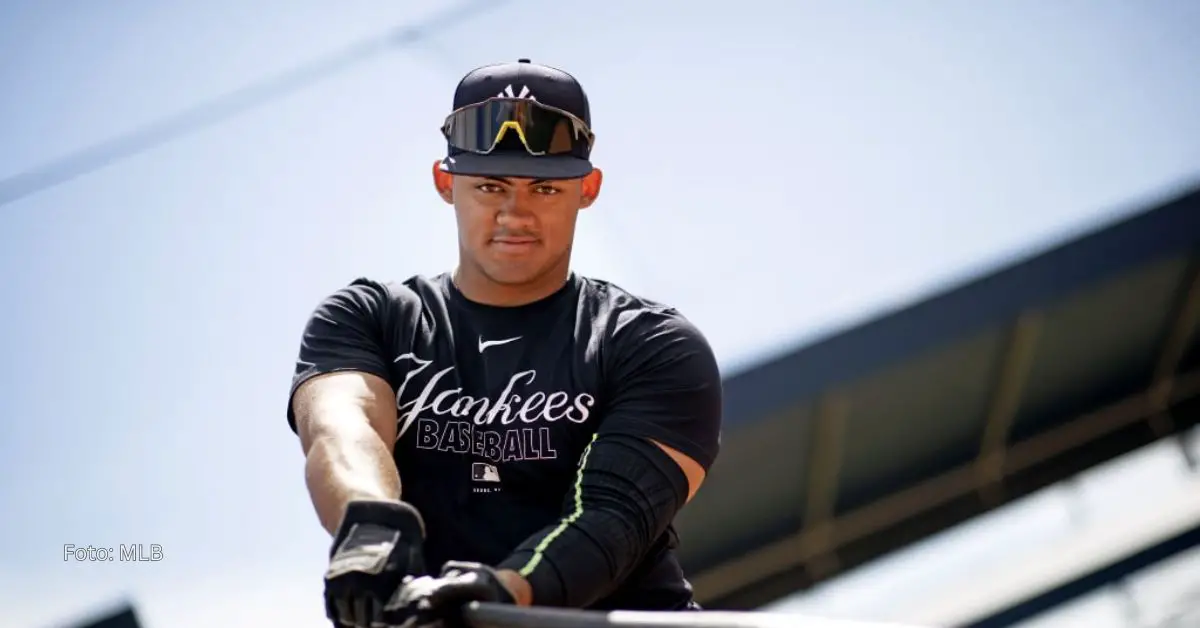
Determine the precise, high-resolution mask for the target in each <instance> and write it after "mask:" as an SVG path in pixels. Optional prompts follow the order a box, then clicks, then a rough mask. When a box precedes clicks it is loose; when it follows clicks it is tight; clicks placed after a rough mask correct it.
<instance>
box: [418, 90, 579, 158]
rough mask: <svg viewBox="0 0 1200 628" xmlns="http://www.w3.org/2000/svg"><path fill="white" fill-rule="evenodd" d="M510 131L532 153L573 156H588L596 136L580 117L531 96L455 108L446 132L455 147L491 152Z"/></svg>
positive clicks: (481, 152)
mask: <svg viewBox="0 0 1200 628" xmlns="http://www.w3.org/2000/svg"><path fill="white" fill-rule="evenodd" d="M509 131H512V132H513V133H514V134H515V136H516V137H517V138H518V139H520V141H521V144H522V145H523V146H524V147H525V150H526V151H528V152H529V154H530V155H533V156H535V157H540V156H543V155H571V156H574V157H579V158H581V159H587V158H588V156H589V155H590V154H591V152H592V144H593V143H595V141H596V136H595V135H594V134H593V133H592V131H591V129H589V128H588V125H587V123H585V122H584V121H583V120H580V119H579V118H577V117H576V116H574V115H572V114H570V113H568V112H566V111H563V110H562V109H556V108H554V107H550V106H547V105H543V104H541V103H539V102H537V101H536V100H532V99H529V98H490V99H488V100H485V101H483V102H481V103H475V104H471V105H467V106H466V107H463V108H461V109H457V110H455V111H453V112H452V113H451V114H450V115H449V116H447V117H446V122H445V123H444V124H443V125H442V135H444V136H446V140H447V141H448V142H449V143H450V145H451V146H453V147H454V148H456V149H458V150H461V151H466V152H469V153H475V154H478V155H487V154H489V153H491V152H492V151H494V150H496V149H497V147H499V146H500V142H501V141H502V140H503V139H504V138H505V137H508V136H509V135H508V133H509Z"/></svg>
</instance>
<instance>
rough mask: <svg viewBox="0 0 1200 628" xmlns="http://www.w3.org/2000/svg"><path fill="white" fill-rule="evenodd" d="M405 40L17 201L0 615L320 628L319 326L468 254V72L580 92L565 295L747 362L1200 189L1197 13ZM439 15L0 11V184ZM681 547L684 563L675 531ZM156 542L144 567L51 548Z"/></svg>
mask: <svg viewBox="0 0 1200 628" xmlns="http://www.w3.org/2000/svg"><path fill="white" fill-rule="evenodd" d="M479 4H480V6H481V7H486V8H487V10H486V11H481V14H480V15H479V16H478V17H476V18H474V19H472V20H469V21H465V22H462V23H459V24H456V25H454V26H452V27H450V28H447V29H445V30H442V31H440V32H438V33H437V34H435V35H434V36H432V37H431V38H430V39H429V40H427V41H425V42H424V43H421V44H420V45H418V46H415V47H410V48H403V49H400V48H397V49H395V50H392V51H386V52H384V53H382V54H379V55H376V56H373V57H371V58H369V59H367V60H365V61H364V62H362V63H360V64H358V65H355V66H353V67H351V68H349V69H348V70H347V71H346V72H344V73H341V74H339V75H337V76H335V77H332V78H330V79H329V80H326V81H323V82H321V83H319V84H316V85H313V86H311V87H309V88H307V89H304V90H302V91H299V92H297V93H294V94H292V95H290V96H289V97H287V98H284V99H282V100H279V101H277V102H273V103H271V104H268V105H265V106H262V107H259V108H256V109H254V110H251V111H248V112H245V113H243V114H241V115H238V116H236V117H234V118H231V119H229V120H227V121H224V122H222V123H220V124H217V125H214V126H212V127H211V128H208V129H206V130H204V131H202V132H199V133H196V134H194V135H190V136H188V137H184V138H181V139H179V140H177V141H173V142H171V143H169V144H166V145H164V146H161V147H159V148H155V149H153V150H151V151H148V152H145V153H142V154H139V155H137V156H134V157H131V158H129V159H125V160H123V161H120V162H118V163H115V164H113V165H111V166H109V167H106V168H104V169H102V170H100V171H97V172H94V173H91V174H88V175H86V176H83V177H80V178H77V179H75V180H72V181H70V182H67V183H65V184H63V185H59V186H56V187H54V188H52V189H49V190H46V191H44V192H41V193H38V194H36V195H31V196H27V197H25V198H22V199H19V200H16V201H15V202H12V203H9V204H7V205H3V206H0V290H3V293H4V294H5V295H7V296H6V299H5V300H4V304H3V308H2V309H0V349H2V350H3V355H4V359H3V360H2V361H0V369H2V372H0V374H2V375H3V377H4V381H5V382H7V385H6V386H5V387H4V390H3V395H0V417H3V421H2V422H0V503H2V504H4V510H5V516H4V517H3V518H2V519H0V537H3V538H7V539H13V540H18V539H19V542H14V543H13V544H12V547H11V548H9V549H8V551H6V552H5V553H4V555H3V556H0V608H4V609H5V613H11V614H13V617H12V621H11V622H6V624H5V625H6V626H7V625H11V626H15V627H18V628H19V627H20V626H25V625H29V626H37V625H42V624H44V623H45V622H48V621H59V620H62V619H65V618H69V617H73V616H75V615H78V614H80V613H83V612H85V611H86V610H88V609H90V608H91V607H93V606H95V605H97V604H103V603H107V602H109V601H112V600H115V599H118V598H119V597H121V596H123V595H126V594H128V595H133V596H134V597H136V598H137V599H138V600H139V601H140V603H141V606H142V609H143V611H142V612H143V614H144V616H145V619H146V620H147V623H148V625H149V626H150V628H167V627H179V628H190V627H196V628H200V627H202V626H212V625H217V622H218V621H223V622H225V623H224V624H222V625H251V624H253V623H255V622H256V621H257V622H261V621H266V620H267V619H268V618H269V619H270V620H271V621H272V623H279V624H280V625H283V624H284V623H285V622H287V623H288V625H291V626H296V627H298V628H304V627H307V626H314V627H315V626H323V625H324V623H323V620H321V619H320V616H319V613H320V610H319V598H318V592H319V589H320V580H319V579H320V570H321V566H322V561H323V559H324V554H325V551H326V536H325V534H324V532H323V531H322V530H321V529H320V527H319V525H318V524H317V521H316V518H315V516H314V515H313V514H312V512H311V507H310V505H309V503H308V499H307V496H306V494H305V490H304V485H303V478H302V462H303V461H302V459H301V456H300V452H299V447H298V445H297V444H296V442H295V440H294V437H292V435H291V434H290V432H289V431H288V429H287V426H286V423H285V421H284V413H283V411H284V403H285V401H286V399H285V397H286V393H287V385H288V378H289V375H290V371H291V361H292V359H293V358H294V355H295V350H296V343H297V340H298V335H299V331H300V327H301V325H302V324H303V321H304V319H305V317H306V316H307V315H308V313H309V312H310V311H311V308H312V306H313V305H314V304H315V303H316V301H317V300H318V299H319V298H321V297H322V296H324V295H325V294H327V293H328V292H330V291H332V290H334V289H336V288H338V287H340V286H342V285H344V284H345V283H347V282H349V281H350V280H351V279H353V278H355V277H357V276H362V275H365V276H372V277H378V278H385V279H386V278H395V279H400V278H404V277H407V276H408V275H411V274H414V273H436V272H440V271H442V270H446V269H449V268H450V267H452V266H453V264H454V261H455V234H454V225H453V219H452V214H451V212H450V209H449V208H448V207H446V206H445V205H442V204H441V202H440V201H439V200H438V198H437V197H436V196H435V194H434V191H433V188H432V185H431V183H430V175H429V168H430V164H431V163H432V161H433V160H434V159H435V158H436V157H437V156H438V155H439V154H440V152H441V150H442V149H443V145H442V143H441V141H440V137H439V136H438V134H437V132H436V129H437V126H438V125H439V123H440V121H441V118H442V116H444V114H445V113H446V111H447V108H448V107H449V103H450V97H451V93H452V90H453V87H454V85H455V83H456V82H457V80H458V78H459V77H460V76H461V75H462V74H463V73H464V72H466V71H467V70H469V69H470V68H472V67H474V66H477V65H481V64H484V63H489V62H494V61H502V60H515V59H516V58H518V57H530V58H532V59H534V60H535V61H539V62H544V63H549V64H551V65H556V66H559V67H563V68H566V69H568V70H569V71H571V72H573V73H574V74H576V76H578V77H579V78H580V79H581V80H582V81H583V83H584V85H585V86H586V87H587V89H588V91H589V95H590V96H591V99H592V109H593V114H594V118H595V130H596V132H597V134H598V141H597V146H596V152H595V155H594V157H595V160H596V161H597V163H598V164H599V165H601V166H602V167H603V168H604V169H605V172H606V175H607V176H606V184H605V190H604V193H603V194H602V196H601V198H600V200H599V201H598V203H597V204H596V205H595V206H594V207H593V208H592V209H589V210H588V211H587V212H586V215H585V216H584V218H583V219H582V224H581V227H580V233H579V241H578V245H577V249H576V250H577V253H576V258H575V261H576V263H575V266H576V269H577V270H579V271H580V272H583V273H585V274H591V275H595V276H600V277H603V278H606V279H610V280H613V281H615V282H617V283H619V284H622V285H624V286H625V287H627V288H629V289H631V290H634V291H635V292H640V293H643V294H645V295H646V296H649V297H651V298H655V299H658V300H662V301H666V302H669V303H671V304H673V305H676V306H678V307H679V308H680V309H681V310H683V312H684V313H685V314H687V315H689V316H690V317H691V318H692V319H693V320H695V321H696V322H697V323H698V324H699V325H700V327H701V328H702V329H704V331H705V332H706V333H707V335H708V336H709V338H710V340H711V342H712V344H713V346H714V348H715V350H716V352H717V354H718V357H719V358H720V360H721V362H722V365H723V367H724V368H725V369H726V370H727V371H733V370H736V369H739V368H743V367H745V366H746V365H748V364H751V363H753V362H754V361H755V360H758V359H761V358H763V357H765V356H768V355H773V354H775V353H777V352H779V351H784V350H787V349H789V348H792V347H794V346H795V345H797V344H798V343H803V342H806V341H809V340H811V339H813V338H814V337H816V336H818V335H822V334H826V333H829V332H831V331H833V330H836V329H838V328H841V327H844V326H846V325H849V324H852V323H854V322H856V321H859V320H862V319H864V318H870V317H874V316H877V315H879V314H881V313H883V312H886V311H887V310H889V309H891V308H895V307H898V306H901V305H903V304H905V303H908V302H911V301H912V300H914V299H918V298H921V297H923V296H925V295H927V294H929V293H930V292H931V291H934V290H937V289H939V288H940V287H942V286H944V285H945V284H946V283H947V282H954V281H961V280H963V279H965V278H969V277H972V276H974V275H976V274H978V273H981V272H985V271H987V270H989V269H991V268H994V267H996V266H998V265H1001V264H1004V263H1007V262H1009V261H1010V260H1011V259H1012V258H1013V257H1014V256H1019V255H1023V254H1025V253H1027V252H1029V251H1031V250H1036V249H1038V248H1041V247H1043V246H1046V245H1047V244H1050V243H1054V242H1057V241H1059V240H1061V239H1063V238H1067V237H1070V236H1072V235H1074V234H1076V233H1078V232H1079V231H1080V230H1084V229H1088V228H1091V227H1092V226H1093V225H1095V224H1097V223H1100V222H1104V221H1108V220H1112V219H1114V218H1116V217H1118V216H1121V215H1123V214H1125V213H1127V212H1129V211H1132V210H1135V209H1137V208H1140V207H1141V206H1143V205H1144V204H1145V203H1146V202H1148V201H1151V200H1154V199H1157V198H1159V197H1161V196H1162V195H1164V194H1168V193H1170V191H1172V190H1174V189H1176V188H1177V187H1178V186H1180V185H1182V184H1184V183H1186V182H1188V181H1190V180H1193V179H1192V177H1193V176H1194V175H1197V174H1198V173H1200V142H1196V141H1195V138H1197V137H1200V116H1197V115H1196V112H1197V111H1200V75H1197V73H1196V72H1195V68H1194V60H1195V59H1196V58H1198V57H1200V50H1198V48H1200V43H1198V42H1197V41H1196V40H1195V37H1194V33H1195V29H1196V27H1197V25H1200V4H1197V3H1194V2H1188V1H1187V0H1176V1H1173V2H1171V1H1155V2H1139V3H1129V2H1122V1H1117V0H1061V1H1059V2H1054V3H1049V2H1043V1H1040V0H1017V1H1013V2H1005V3H982V2H977V3H940V2H933V1H931V0H927V1H922V2H918V1H905V2H891V1H884V0H879V1H876V2H865V1H862V2H824V3H816V2H796V3H784V2H767V1H760V0H745V1H743V2H739V3H737V4H736V5H731V4H726V3H705V2H698V3H697V2H693V3H687V4H686V10H680V9H679V7H682V6H685V5H682V4H674V5H672V4H670V3H639V2H633V1H632V0H620V1H613V2H607V3H603V4H599V3H590V4H588V5H587V6H586V7H585V6H584V5H581V4H576V3H561V2H550V1H549V0H545V1H543V0H524V1H521V0H512V1H509V2H503V3H500V2H480V3H479ZM433 12H434V9H431V8H429V7H428V6H425V5H421V6H417V5H414V4H413V3H397V2H391V3H384V2H346V3H337V4H336V6H335V5H334V4H331V3H328V2H318V1H315V0H286V1H285V0H258V1H257V2H254V3H247V2H234V1H232V0H210V1H208V2H203V3H195V2H190V3H184V2H150V1H148V0H122V1H120V2H112V3H95V2H85V1H84V0H59V1H57V2H31V1H29V2H23V3H16V2H10V3H5V4H4V5H3V6H0V46H2V50H3V54H2V55H0V138H3V141H2V142H0V179H3V178H6V177H9V176H12V175H15V174H17V173H20V172H23V171H25V170H27V169H29V168H33V167H36V166H38V165H41V164H44V163H47V162H50V161H52V160H54V159H56V158H59V157H62V156H64V155H67V154H70V153H72V152H73V151H76V150H78V149H80V148H82V147H85V146H87V145H90V144H93V143H95V142H98V141H102V140H105V139H107V138H110V137H113V136H115V135H119V134H121V133H124V132H126V131H129V130H131V129H134V128H138V127H140V126H142V125H145V124H148V123H150V122H153V121H156V120H158V119H161V118H163V117H164V116H168V115H171V114H173V113H175V112H178V111H180V110H182V109H185V108H187V107H189V106H191V105H193V104H195V103H197V102H199V101H203V100H206V99H209V98H212V97H214V96H216V95H219V94H221V93H224V92H227V91H229V90H232V89H235V88H238V87H241V86H243V85H245V84H247V83H250V82H253V81H256V80H258V79H261V78H263V77H265V76H270V75H272V74H273V73H276V72H280V71H283V70H286V69H289V68H292V67H294V66H297V65H300V64H303V63H305V62H308V61H311V60H313V59H317V58H320V57H322V56H323V55H326V54H329V53H332V52H336V51H338V50H341V49H343V48H344V47H346V46H347V45H350V44H353V43H355V42H358V41H361V40H363V39H364V38H370V37H374V36H377V35H379V34H381V33H383V32H385V31H387V30H388V29H389V28H391V27H393V26H397V25H402V24H406V23H412V22H419V21H421V20H422V19H424V18H426V17H428V16H429V15H431V14H432V13H433ZM685 542H686V539H685ZM67 543H74V544H76V545H89V544H91V545H97V546H111V545H114V544H119V543H146V544H149V543H158V544H161V545H162V546H163V548H164V552H165V555H166V559H165V560H163V561H162V562H159V563H146V564H136V565H131V564H126V565H122V564H115V565H95V564H80V563H73V562H66V563H64V562H63V561H62V558H61V554H62V546H63V545H64V544H67Z"/></svg>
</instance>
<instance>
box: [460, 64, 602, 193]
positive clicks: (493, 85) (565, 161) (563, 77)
mask: <svg viewBox="0 0 1200 628" xmlns="http://www.w3.org/2000/svg"><path fill="white" fill-rule="evenodd" d="M492 98H507V99H530V100H532V101H534V103H536V104H537V105H543V106H546V107H550V108H552V109H557V110H561V111H565V112H567V113H569V114H571V115H572V116H574V117H575V118H578V119H579V120H580V121H582V122H583V123H584V124H585V125H586V126H587V127H589V128H590V127H591V123H592V120H591V111H590V110H589V107H588V98H587V94H586V93H585V92H584V91H583V86H582V85H580V84H579V81H578V80H576V79H575V77H573V76H571V75H570V74H568V73H566V72H564V71H562V70H559V69H558V68H552V67H549V66H545V65H539V64H536V63H532V62H531V61H530V60H529V59H520V60H518V61H517V62H516V63H497V64H492V65H485V66H483V67H479V68H476V69H474V70H471V71H470V72H468V73H467V75H466V76H464V77H463V78H462V80H461V81H459V83H458V88H457V89H455V90H454V105H453V109H454V111H456V112H457V111H459V110H461V109H462V108H464V107H470V106H471V105H476V104H480V103H483V102H485V101H487V100H489V99H492ZM548 115H554V114H553V113H550V114H548ZM588 132H589V133H590V129H589V131H588ZM508 139H509V138H507V137H506V138H505V139H504V140H501V144H500V145H499V146H497V147H496V149H495V150H493V151H492V152H491V153H488V154H486V155H483V154H479V153H476V152H470V151H467V150H463V149H461V148H458V147H456V146H454V144H453V143H452V142H448V143H447V155H446V158H445V159H443V160H442V164H441V168H442V170H443V171H445V172H449V173H452V174H462V175H471V176H494V177H525V178H531V179H576V178H579V177H583V176H586V175H587V174H589V173H590V172H591V171H592V162H591V161H590V150H591V143H590V141H588V142H587V143H586V144H583V143H580V142H575V145H574V149H573V150H571V151H570V152H569V154H545V155H532V154H530V153H529V152H528V151H527V150H525V146H521V145H519V144H518V145H508V144H505V143H504V142H505V141H506V140H508Z"/></svg>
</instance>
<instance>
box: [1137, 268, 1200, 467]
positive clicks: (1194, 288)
mask: <svg viewBox="0 0 1200 628" xmlns="http://www.w3.org/2000/svg"><path fill="white" fill-rule="evenodd" d="M1167 320H1168V321H1169V322H1168V327H1167V334H1166V336H1165V337H1164V339H1163V343H1162V347H1161V348H1160V349H1159V352H1158V359H1157V360H1156V361H1155V364H1154V374H1153V376H1152V379H1151V383H1150V390H1149V394H1150V400H1151V401H1150V402H1151V403H1152V404H1154V405H1155V406H1156V407H1157V408H1158V411H1157V412H1154V413H1153V414H1152V415H1151V416H1150V417H1149V421H1150V426H1151V427H1152V428H1153V429H1154V431H1155V433H1157V434H1160V435H1165V434H1167V433H1170V432H1171V431H1172V429H1171V427H1172V426H1171V422H1172V418H1171V414H1170V412H1168V411H1167V405H1168V404H1169V400H1170V397H1171V390H1172V388H1173V387H1174V385H1175V371H1176V369H1178V368H1179V364H1180V362H1181V361H1182V360H1183V354H1184V351H1186V350H1187V348H1188V344H1189V343H1190V342H1191V339H1192V335H1193V334H1194V333H1195V332H1196V326H1197V323H1198V322H1200V255H1197V256H1193V257H1192V259H1191V262H1190V263H1189V264H1188V266H1187V270H1186V271H1185V272H1184V276H1183V280H1182V282H1181V285H1180V292H1179V296H1178V298H1177V299H1176V301H1175V304H1174V306H1173V307H1172V308H1171V312H1170V314H1169V315H1168V318H1167ZM1185 455H1186V452H1185Z"/></svg>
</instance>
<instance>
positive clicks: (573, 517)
mask: <svg viewBox="0 0 1200 628" xmlns="http://www.w3.org/2000/svg"><path fill="white" fill-rule="evenodd" d="M594 442H596V435H595V434H593V435H592V440H591V441H590V442H588V446H587V447H586V448H584V450H583V455H582V456H581V457H580V459H579V471H578V472H576V474H575V509H574V510H572V511H571V514H570V515H567V517H566V518H565V519H563V520H562V523H559V524H558V527H556V528H554V529H553V530H551V531H550V534H547V535H546V538H544V539H542V542H541V543H538V544H537V547H535V548H533V556H532V557H531V558H530V559H529V562H528V563H525V566H524V567H522V568H521V570H520V571H518V572H517V573H519V574H521V577H522V578H528V577H529V574H531V573H533V570H534V569H536V568H537V566H538V563H540V562H542V553H543V552H545V551H546V548H547V547H550V543H552V542H554V539H556V538H558V536H559V535H561V534H562V533H563V532H564V531H565V530H566V529H567V526H569V525H571V524H572V523H575V522H576V521H577V520H578V519H579V518H580V517H581V516H583V468H584V466H586V465H587V459H588V454H590V453H592V443H594Z"/></svg>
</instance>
